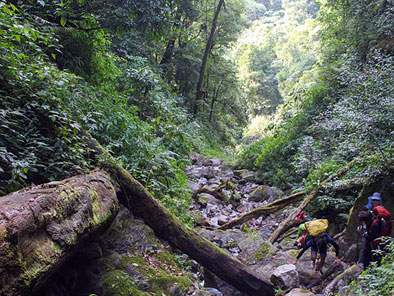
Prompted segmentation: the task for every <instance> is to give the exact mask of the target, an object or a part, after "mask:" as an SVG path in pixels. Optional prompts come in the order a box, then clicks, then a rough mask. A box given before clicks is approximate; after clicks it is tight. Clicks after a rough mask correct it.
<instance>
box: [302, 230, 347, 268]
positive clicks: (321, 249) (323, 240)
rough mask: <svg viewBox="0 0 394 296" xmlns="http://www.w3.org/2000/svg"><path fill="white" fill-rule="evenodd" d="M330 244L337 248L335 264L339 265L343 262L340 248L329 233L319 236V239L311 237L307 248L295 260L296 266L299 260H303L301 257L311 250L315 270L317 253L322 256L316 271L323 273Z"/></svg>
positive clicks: (306, 245)
mask: <svg viewBox="0 0 394 296" xmlns="http://www.w3.org/2000/svg"><path fill="white" fill-rule="evenodd" d="M328 244H331V245H333V246H334V248H335V255H336V257H337V258H336V260H335V263H336V264H339V262H340V261H341V260H340V259H339V246H338V244H337V243H336V242H335V240H334V239H333V238H332V237H331V236H329V235H328V234H327V233H325V232H324V233H322V234H319V235H318V236H317V237H311V238H310V239H309V240H308V241H307V243H306V244H305V247H304V248H303V249H302V250H301V252H300V253H299V254H298V256H297V259H296V260H295V262H294V264H296V263H297V260H298V259H300V258H301V256H302V255H303V254H304V253H305V251H306V250H308V249H309V248H311V260H312V267H313V268H315V262H316V257H317V253H319V255H320V259H319V262H318V264H317V266H316V268H315V270H316V271H320V272H322V267H323V265H324V262H325V260H326V257H327V248H328Z"/></svg>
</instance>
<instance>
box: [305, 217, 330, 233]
mask: <svg viewBox="0 0 394 296" xmlns="http://www.w3.org/2000/svg"><path fill="white" fill-rule="evenodd" d="M305 227H306V229H307V230H308V232H309V234H310V235H312V236H318V235H319V234H320V233H323V232H326V231H327V229H328V220H327V219H316V220H312V221H309V222H306V223H305Z"/></svg>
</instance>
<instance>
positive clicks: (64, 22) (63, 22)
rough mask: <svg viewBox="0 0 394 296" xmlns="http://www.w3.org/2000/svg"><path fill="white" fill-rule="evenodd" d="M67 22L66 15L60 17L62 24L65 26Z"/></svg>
mask: <svg viewBox="0 0 394 296" xmlns="http://www.w3.org/2000/svg"><path fill="white" fill-rule="evenodd" d="M66 23H67V20H66V19H65V18H64V17H62V18H61V19H60V25H61V26H62V27H64V26H65V25H66Z"/></svg>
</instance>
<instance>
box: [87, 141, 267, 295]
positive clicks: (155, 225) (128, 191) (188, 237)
mask: <svg viewBox="0 0 394 296" xmlns="http://www.w3.org/2000/svg"><path fill="white" fill-rule="evenodd" d="M86 137H87V139H88V143H89V146H90V148H91V150H92V151H94V153H95V154H96V155H92V157H94V158H95V159H99V160H100V163H101V164H102V165H103V167H104V168H105V169H106V170H107V171H108V173H110V175H111V176H112V177H113V178H114V179H115V180H116V181H117V182H118V183H119V186H120V190H121V192H122V194H123V197H121V202H122V203H123V204H124V205H125V206H126V207H127V208H128V209H129V210H130V211H131V212H132V213H133V214H134V215H136V216H138V217H140V218H142V219H143V220H144V221H145V223H146V224H148V225H149V226H150V227H151V228H152V229H153V231H154V232H155V233H156V234H157V236H159V237H160V238H162V239H165V240H168V241H169V242H170V244H172V245H173V246H174V247H176V248H178V249H180V250H182V251H183V252H185V253H186V254H188V255H189V256H190V257H192V258H193V259H195V260H196V261H197V262H198V263H200V264H201V265H202V266H204V267H206V268H207V269H209V270H210V271H211V272H213V273H214V274H216V275H217V276H219V277H220V278H221V279H223V280H225V281H227V282H228V283H231V285H233V286H234V287H235V288H237V289H238V290H240V291H242V292H244V293H247V294H248V295H254V296H262V295H267V296H270V295H274V287H273V285H272V284H271V283H270V281H269V280H268V279H266V278H263V277H262V276H260V275H258V274H257V273H255V272H254V271H252V270H251V269H250V268H249V267H247V266H246V265H245V264H243V263H242V262H241V261H239V260H237V259H236V258H234V257H233V256H231V255H229V254H228V253H226V252H225V251H224V250H222V249H220V248H218V247H217V246H215V245H214V244H213V243H211V242H210V241H208V240H207V239H205V238H203V237H201V236H199V235H198V233H197V232H196V231H194V230H193V229H190V228H188V227H186V226H185V225H183V224H182V223H181V222H180V221H179V220H178V219H177V218H176V217H174V216H173V215H172V214H171V213H170V212H169V211H168V210H166V209H165V208H164V207H163V206H162V205H161V204H160V203H159V202H158V201H156V200H155V199H154V198H153V196H152V195H151V194H150V193H149V192H148V191H147V190H146V189H145V187H144V186H142V185H141V184H140V183H139V182H138V181H137V180H135V179H134V178H133V177H132V176H131V175H130V174H129V173H128V172H127V171H126V170H125V169H123V168H122V167H121V166H120V165H119V164H117V163H116V161H115V160H114V159H113V158H112V157H111V156H110V154H109V153H108V152H107V151H105V150H104V149H103V148H102V147H101V146H100V144H99V143H98V142H97V141H96V140H95V139H94V138H92V137H91V136H90V135H88V134H87V135H86Z"/></svg>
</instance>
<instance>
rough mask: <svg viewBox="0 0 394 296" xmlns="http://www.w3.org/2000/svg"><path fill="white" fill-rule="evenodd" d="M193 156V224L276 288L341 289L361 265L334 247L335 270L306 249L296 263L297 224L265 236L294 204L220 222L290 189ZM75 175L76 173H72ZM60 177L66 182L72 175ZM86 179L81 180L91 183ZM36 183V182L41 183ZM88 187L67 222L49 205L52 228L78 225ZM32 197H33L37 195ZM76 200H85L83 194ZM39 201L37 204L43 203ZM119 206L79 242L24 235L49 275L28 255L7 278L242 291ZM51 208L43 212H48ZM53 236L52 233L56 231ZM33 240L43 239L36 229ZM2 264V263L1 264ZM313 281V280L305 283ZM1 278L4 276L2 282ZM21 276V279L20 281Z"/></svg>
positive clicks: (168, 293) (168, 292)
mask: <svg viewBox="0 0 394 296" xmlns="http://www.w3.org/2000/svg"><path fill="white" fill-rule="evenodd" d="M191 158H192V163H193V164H192V165H191V166H189V167H187V168H185V172H186V174H187V176H188V179H189V181H188V182H189V186H190V188H191V191H192V196H193V198H194V202H193V203H192V204H191V205H190V209H189V211H190V215H192V216H193V217H195V219H196V222H197V223H196V224H197V227H196V230H197V232H198V233H199V234H200V235H201V236H203V237H205V238H207V239H208V240H210V241H211V242H213V243H214V244H215V245H217V246H218V247H220V248H222V249H223V250H225V251H226V252H228V253H229V254H231V255H233V256H234V257H235V258H237V259H238V260H240V261H241V262H243V263H244V264H246V265H247V266H248V267H249V268H250V269H251V270H252V271H253V272H255V273H256V274H258V275H259V276H262V277H263V278H265V279H270V280H271V282H272V283H273V284H274V285H275V286H276V287H278V290H277V295H288V296H297V295H302V296H312V295H325V296H328V295H329V294H330V293H332V292H335V293H338V294H339V295H349V288H348V286H347V284H348V283H349V282H350V281H351V280H352V279H354V278H355V277H356V276H357V275H358V274H359V273H360V272H361V270H360V268H359V267H358V266H357V265H352V266H350V265H347V264H345V263H341V264H340V265H333V262H334V255H333V253H332V251H330V252H329V254H328V256H327V259H326V263H325V266H324V268H323V271H324V272H325V273H324V274H327V272H328V271H332V273H330V275H329V276H327V277H326V278H324V279H323V278H322V277H321V275H320V273H317V272H315V271H313V268H312V267H311V260H310V252H309V251H307V252H306V253H305V254H304V255H303V257H301V259H300V260H298V262H297V264H295V265H294V264H293V263H294V259H295V257H296V256H297V254H298V252H299V250H297V248H296V247H295V246H294V241H295V233H294V229H293V232H291V231H290V232H288V233H287V234H285V235H284V236H282V237H280V239H279V240H277V242H275V243H274V244H271V243H269V238H270V234H271V233H272V232H273V231H274V230H275V229H276V228H277V227H278V225H279V223H280V222H281V221H283V219H285V218H286V217H287V216H288V215H289V214H290V213H291V212H292V210H294V208H293V207H292V206H288V207H286V208H283V209H282V210H279V211H278V212H275V213H273V214H270V215H267V216H265V217H258V218H253V219H251V220H249V221H247V222H245V223H243V224H241V225H238V226H235V227H233V228H230V229H228V230H221V229H220V227H221V226H222V225H224V224H225V223H227V222H228V221H230V220H233V219H235V218H237V217H239V216H241V215H243V214H245V213H246V212H248V211H250V210H252V209H254V208H257V207H260V206H262V205H265V204H268V203H271V202H273V201H275V200H276V199H279V198H281V197H284V196H285V195H288V194H289V192H282V191H281V190H279V189H278V188H274V187H270V186H267V185H264V184H262V182H261V180H259V179H258V178H257V177H256V176H255V174H254V173H253V172H250V171H247V170H236V171H233V170H231V169H230V168H228V167H226V166H225V165H224V164H223V162H222V161H221V160H220V159H207V158H204V157H202V156H200V155H198V154H193V155H191ZM104 177H105V175H103V173H100V172H98V173H94V172H93V173H92V174H91V175H88V176H87V177H84V178H88V179H89V178H90V179H92V180H93V181H95V182H96V183H97V180H98V178H102V179H103V182H104V180H106V179H105V178H104ZM79 179H81V177H79ZM79 179H78V177H77V179H76V180H79ZM71 180H74V179H71ZM65 182H66V183H67V182H68V183H67V184H70V182H72V181H65ZM100 182H101V181H100ZM100 182H99V183H100ZM106 182H107V181H106ZM58 183H59V182H58ZM58 183H53V184H52V183H49V184H48V185H45V186H44V187H43V188H52V187H53V186H58ZM61 183H64V182H61ZM66 183H64V184H66ZM100 184H101V183H100ZM107 185H108V186H107V187H108V188H109V189H111V188H112V185H110V184H109V183H108V184H107ZM64 186H66V187H65V188H66V189H67V188H68V189H67V190H71V189H70V188H71V187H70V185H64ZM67 186H68V187H67ZM84 186H85V185H84ZM89 186H91V185H89ZM89 186H87V187H86V188H90V187H89ZM100 186H101V185H100ZM40 188H41V187H40ZM40 188H39V189H37V190H44V189H43V188H41V189H40ZM100 188H101V187H100ZM115 189H116V188H115ZM115 189H111V191H112V192H113V193H111V194H112V195H111V196H112V197H111V198H112V200H113V201H114V202H115V201H116V198H115V195H114V194H115ZM48 190H49V189H48ZM85 191H86V192H87V193H89V194H88V195H86V196H85V197H84V198H86V200H87V201H86V202H82V203H81V205H82V207H81V209H80V213H79V212H76V211H74V210H72V208H71V205H70V206H67V207H65V208H64V211H65V212H64V215H66V214H67V213H68V214H72V215H73V216H75V217H74V218H72V219H74V220H70V219H71V216H70V218H68V216H64V217H63V216H62V217H63V219H65V222H64V223H63V222H62V224H60V222H59V223H58V220H56V219H58V218H59V217H60V216H59V217H58V218H56V217H57V216H56V215H55V214H56V213H53V210H52V212H50V213H51V214H50V215H52V216H53V217H55V218H54V219H55V220H54V221H53V223H55V224H54V225H57V228H56V229H57V230H56V233H55V234H56V235H57V233H58V232H60V233H63V232H64V231H66V232H65V234H67V233H71V230H72V229H74V228H73V225H74V226H75V225H76V224H75V223H76V222H78V221H80V220H81V219H80V217H85V216H86V217H89V213H90V212H89V211H90V210H89V207H88V206H89V204H90V203H89V202H88V200H89V198H90V197H89V195H91V197H92V198H94V199H95V200H96V201H97V195H96V194H93V193H94V192H93V193H92V191H91V189H88V190H85ZM29 192H30V191H29ZM70 192H71V191H70ZM10 198H11V197H10ZM10 200H11V199H10ZM30 200H31V202H36V201H39V200H40V199H39V198H38V199H37V200H35V199H30ZM79 200H82V201H83V199H81V198H80V199H79ZM4 201H5V200H4ZM6 204H7V203H6ZM76 204H77V203H76ZM37 205H39V204H37ZM40 206H41V207H42V204H40ZM7 207H8V209H9V210H8V212H7V210H6V209H7ZM9 207H13V206H12V205H11V204H9V205H8V206H6V207H4V209H5V212H4V213H8V214H9V213H14V212H15V211H14V210H12V211H11V208H9ZM118 207H119V211H116V212H115V211H114V213H113V215H112V216H111V218H110V219H108V220H107V221H105V223H103V225H102V226H100V227H96V228H97V231H98V232H99V233H97V234H96V235H94V236H89V237H87V238H86V239H83V237H82V238H81V239H82V240H81V242H80V243H78V247H77V248H76V247H73V243H71V242H74V240H75V239H73V240H70V244H66V245H64V246H63V247H62V249H56V248H52V249H53V250H52V249H51V250H52V251H53V254H50V253H48V252H47V253H45V252H44V251H39V250H40V248H37V246H33V245H32V246H29V245H28V244H31V240H30V239H28V240H24V241H25V243H26V245H25V247H26V248H25V251H26V252H30V253H31V252H32V251H34V252H33V253H31V254H30V253H29V254H30V255H31V258H35V259H34V260H35V261H37V260H38V261H40V262H41V261H42V262H45V263H46V265H43V266H52V267H51V268H52V269H51V272H50V274H49V275H48V272H47V273H46V276H45V278H43V277H40V276H38V275H39V273H41V272H44V273H45V270H42V268H41V267H40V265H38V261H37V262H36V263H37V264H36V263H34V262H33V263H34V264H30V265H29V266H31V269H29V270H27V269H26V268H23V266H21V268H22V271H23V274H22V275H21V276H15V277H11V275H10V278H15V279H19V280H20V281H24V282H25V284H26V285H29V286H33V287H34V293H33V295H34V296H59V295H62V296H76V295H78V296H94V295H97V296H130V295H132V296H149V295H158V296H163V295H165V296H187V295H193V296H197V295H200V296H232V295H236V296H244V295H246V294H243V293H241V292H240V291H238V290H236V289H235V288H234V287H232V286H231V283H228V282H225V281H223V280H221V279H220V278H219V277H218V276H217V274H216V275H215V274H213V273H212V272H210V271H209V270H207V269H205V268H203V267H202V266H201V265H199V264H198V263H197V262H196V261H194V260H192V259H191V258H190V257H189V256H187V255H185V254H183V253H182V252H180V251H179V250H177V249H174V248H173V247H171V245H170V244H169V243H168V242H166V241H164V240H160V239H158V238H157V236H156V234H155V233H154V232H153V230H152V229H151V228H150V227H149V226H147V225H146V224H145V223H144V222H143V220H141V219H138V218H136V217H134V216H133V214H132V213H131V212H130V211H129V210H128V209H126V208H125V207H123V206H122V205H117V203H116V204H115V206H114V207H113V209H114V210H115V209H118ZM101 209H102V205H99V204H97V205H96V206H95V207H93V213H100V212H101ZM59 210H62V208H59ZM62 211H63V210H62ZM66 212H67V213H66ZM37 213H38V212H37ZM40 213H41V212H40ZM43 213H44V212H43ZM43 213H41V214H43ZM48 213H49V212H48ZM48 213H44V214H43V215H44V216H45V215H49V214H48ZM8 214H7V215H8ZM41 214H40V215H41ZM68 214H67V215H68ZM83 215H85V216H83ZM33 216H34V215H33ZM52 216H51V217H52ZM46 217H49V216H46ZM45 219H47V218H45ZM91 219H92V221H90V220H87V222H86V223H85V224H86V227H87V228H86V227H85V228H86V229H88V228H90V226H89V225H90V224H89V223H91V224H92V225H95V223H96V222H95V221H96V220H97V215H93V216H92V218H91ZM4 221H6V220H4ZM37 221H38V222H39V221H41V220H37ZM48 221H49V220H48ZM89 221H90V222H89ZM103 221H104V220H103ZM41 222H42V221H41ZM41 222H40V223H41ZM41 224H42V223H41ZM41 224H37V225H41ZM46 224H48V223H47V222H46V223H44V224H42V226H40V227H47V226H45V225H46ZM85 224H83V225H85ZM0 226H1V223H0ZM66 226H67V227H66ZM18 227H19V226H18ZM37 227H38V226H37ZM30 228H31V227H28V228H26V231H27V230H28V231H33V232H32V233H34V229H30ZM80 228H81V227H80ZM85 228H83V229H85ZM78 229H79V228H75V231H76V232H81V233H82V231H85V230H83V229H82V228H81V229H80V230H78ZM100 229H101V230H100ZM0 230H1V228H0ZM63 230H64V231H63ZM45 231H46V232H48V229H47V230H45V228H43V229H42V233H44V234H45V233H46V232H45ZM292 233H293V234H292ZM5 234H6V232H5V233H3V234H2V233H0V235H3V236H4V235H5ZM65 234H64V235H65ZM70 235H71V234H70ZM4 237H7V236H4ZM45 237H47V236H45ZM73 237H76V234H75V235H74V234H73ZM51 239H55V241H56V237H55V238H51ZM36 240H37V241H40V240H39V237H38V238H37V239H36ZM41 241H42V239H41ZM45 241H48V243H49V242H50V243H51V244H52V245H55V244H56V243H54V242H52V241H50V240H49V237H48V238H47V239H46V240H45ZM37 244H38V243H37ZM29 250H30V251H29ZM48 250H49V249H48ZM37 252H38V253H37ZM64 252H67V254H68V255H67V256H63V255H61V254H65V253H64ZM4 256H5V257H3V259H4V260H5V264H6V265H4V266H7V264H8V263H7V262H9V261H7V260H6V259H7V258H8V257H7V256H6V254H5V255H4ZM55 257H56V258H59V259H58V261H56V262H55V261H54V263H53V264H52V263H51V260H53V259H54V258H55ZM1 262H2V261H1V259H0V263H1ZM2 264H3V263H2ZM35 264H36V265H35ZM1 266H2V265H1V264H0V271H1ZM324 274H323V275H324ZM323 277H324V276H323ZM1 279H3V278H1ZM5 279H6V278H4V280H5ZM40 281H41V282H40ZM311 283H313V284H314V287H309V289H306V287H307V286H308V285H311ZM4 284H5V285H6V284H8V283H7V282H4ZM21 284H22V285H23V283H21ZM252 294H253V293H252ZM0 295H1V296H3V295H4V296H9V295H19V294H15V293H14V292H12V291H10V290H7V289H0ZM28 295H31V294H28ZM250 295H251V294H250ZM256 296H263V295H256Z"/></svg>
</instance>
